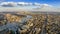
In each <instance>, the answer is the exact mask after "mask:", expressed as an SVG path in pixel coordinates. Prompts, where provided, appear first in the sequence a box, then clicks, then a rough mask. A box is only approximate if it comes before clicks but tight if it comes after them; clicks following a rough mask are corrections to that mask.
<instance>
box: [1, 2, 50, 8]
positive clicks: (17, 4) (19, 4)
mask: <svg viewBox="0 0 60 34" xmlns="http://www.w3.org/2000/svg"><path fill="white" fill-rule="evenodd" d="M0 6H2V7H16V6H51V5H48V4H40V3H36V2H35V3H28V2H2V3H0Z"/></svg>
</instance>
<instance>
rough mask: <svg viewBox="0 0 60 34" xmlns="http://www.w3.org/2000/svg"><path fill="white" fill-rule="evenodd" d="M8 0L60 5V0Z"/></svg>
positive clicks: (8, 0) (7, 0)
mask: <svg viewBox="0 0 60 34" xmlns="http://www.w3.org/2000/svg"><path fill="white" fill-rule="evenodd" d="M4 1H6V2H10V1H13V2H31V3H34V2H37V3H41V4H50V5H53V6H54V7H60V0H4Z"/></svg>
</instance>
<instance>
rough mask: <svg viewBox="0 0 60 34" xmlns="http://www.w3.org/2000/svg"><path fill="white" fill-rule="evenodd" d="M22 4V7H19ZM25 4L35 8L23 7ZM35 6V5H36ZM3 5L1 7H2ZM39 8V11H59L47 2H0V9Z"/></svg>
mask: <svg viewBox="0 0 60 34" xmlns="http://www.w3.org/2000/svg"><path fill="white" fill-rule="evenodd" d="M21 6H24V7H21ZM27 6H29V7H30V6H35V8H32V7H30V9H28V8H29V7H28V8H25V7H27ZM36 6H37V7H36ZM2 7H3V8H2ZM7 7H9V8H7ZM3 9H5V10H9V11H10V10H20V9H24V10H39V11H60V9H57V8H54V7H53V6H52V5H49V4H40V3H37V2H35V3H30V2H2V3H0V10H1V11H2V10H3Z"/></svg>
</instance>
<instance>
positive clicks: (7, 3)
mask: <svg viewBox="0 0 60 34" xmlns="http://www.w3.org/2000/svg"><path fill="white" fill-rule="evenodd" d="M0 6H2V7H14V6H17V3H15V2H2V3H1V4H0Z"/></svg>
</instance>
